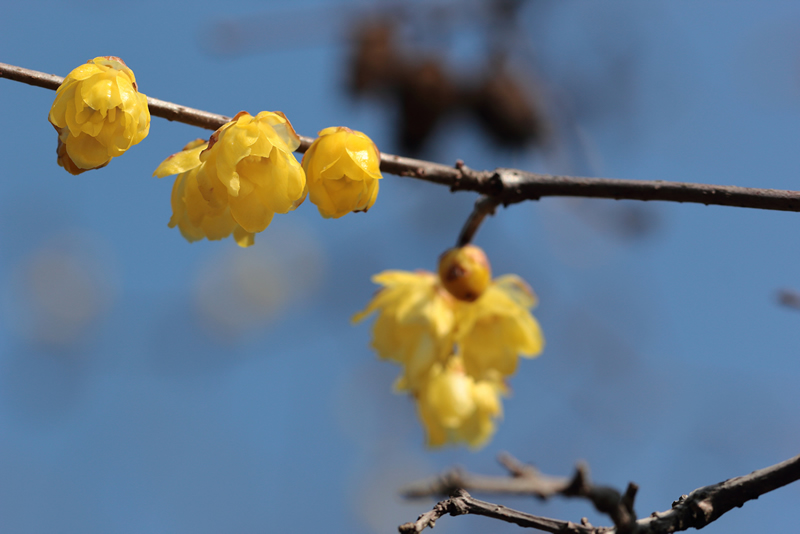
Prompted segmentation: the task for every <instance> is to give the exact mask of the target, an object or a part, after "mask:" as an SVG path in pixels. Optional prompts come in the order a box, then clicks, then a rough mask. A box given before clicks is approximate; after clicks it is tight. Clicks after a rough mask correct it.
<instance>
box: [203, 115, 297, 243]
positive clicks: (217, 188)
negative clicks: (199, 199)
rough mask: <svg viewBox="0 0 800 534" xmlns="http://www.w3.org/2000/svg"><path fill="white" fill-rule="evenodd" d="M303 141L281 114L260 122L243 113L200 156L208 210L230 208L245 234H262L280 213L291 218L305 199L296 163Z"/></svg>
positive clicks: (217, 135) (223, 129)
mask: <svg viewBox="0 0 800 534" xmlns="http://www.w3.org/2000/svg"><path fill="white" fill-rule="evenodd" d="M299 145H300V138H299V137H298V136H297V134H296V133H295V132H294V129H292V125H291V124H290V123H289V121H288V120H287V119H286V117H285V116H284V115H283V113H280V112H275V113H273V112H270V111H262V112H261V113H259V114H258V115H256V116H255V117H253V116H252V115H250V114H249V113H246V112H244V111H242V112H241V113H239V114H237V115H236V117H234V119H233V120H232V121H231V122H229V123H227V124H225V125H223V126H222V127H221V128H220V129H219V130H217V131H216V132H214V134H213V135H212V136H211V139H210V140H209V143H208V148H206V149H205V150H203V151H202V152H201V153H200V161H202V162H203V163H204V165H203V166H202V167H201V168H200V170H199V172H198V174H197V184H198V187H199V190H200V193H201V195H202V196H203V198H204V199H205V200H206V201H207V202H208V203H209V206H211V207H212V208H215V209H222V208H223V207H225V206H230V214H231V216H232V217H233V220H234V221H236V223H237V224H239V225H240V226H241V227H242V228H243V229H244V230H245V231H246V232H249V233H251V234H253V233H257V232H261V231H263V230H264V229H266V228H267V226H269V223H270V222H272V217H273V216H274V215H275V214H276V213H287V212H289V211H291V210H293V209H295V208H296V207H297V206H299V205H300V204H302V202H303V200H305V197H306V177H305V173H304V172H303V168H302V167H301V166H300V163H298V162H297V159H296V158H295V157H294V154H293V153H292V152H294V150H295V149H297V147H298V146H299Z"/></svg>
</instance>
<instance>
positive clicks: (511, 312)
mask: <svg viewBox="0 0 800 534" xmlns="http://www.w3.org/2000/svg"><path fill="white" fill-rule="evenodd" d="M373 281H374V282H375V283H377V284H380V285H382V286H383V288H382V289H381V290H380V291H378V293H377V294H376V295H375V297H374V298H373V299H372V301H371V302H370V303H369V305H368V306H367V308H366V309H365V310H364V311H362V312H360V313H358V314H356V316H355V317H354V318H353V321H354V322H358V321H361V320H363V319H364V318H365V317H367V316H368V315H369V314H371V313H373V312H377V315H378V316H377V318H376V320H375V324H374V326H373V330H372V347H373V348H374V349H375V351H376V352H377V353H378V355H379V356H380V357H381V358H384V359H387V360H391V361H393V362H395V363H398V364H400V365H401V366H402V373H401V375H400V378H399V379H398V381H397V383H396V384H395V389H396V390H398V391H407V392H408V393H410V394H411V395H412V396H413V397H414V399H415V400H416V401H417V409H418V413H419V416H420V419H421V420H422V423H423V426H424V427H425V432H426V436H427V442H428V445H429V446H431V447H438V446H441V445H444V444H446V443H466V444H467V445H469V446H470V447H473V448H479V447H481V446H483V445H484V444H485V443H486V442H487V441H488V439H489V438H490V437H491V436H492V435H493V434H494V431H495V425H496V420H497V419H498V418H499V417H500V416H501V415H502V406H501V402H500V395H501V394H504V393H505V391H506V389H505V385H504V382H503V380H504V378H505V377H507V376H509V375H512V374H514V372H515V371H516V369H517V361H518V360H519V357H520V356H523V357H534V356H537V355H539V354H540V353H541V351H542V349H543V348H544V337H543V336H542V332H541V329H540V328H539V323H538V322H537V321H536V319H534V317H533V316H532V315H531V313H530V308H532V307H533V306H534V305H535V304H536V297H535V295H534V294H533V291H531V289H530V288H529V287H528V285H527V284H526V283H525V282H524V281H523V280H522V279H521V278H519V277H518V276H515V275H505V276H501V277H499V278H497V279H495V280H493V281H492V280H491V267H490V265H489V261H488V260H487V258H486V255H485V254H484V252H483V251H482V250H481V249H480V248H478V247H475V246H473V245H468V246H466V247H461V248H456V249H451V250H449V251H447V252H445V253H444V254H443V255H442V257H441V259H440V264H439V274H438V275H435V274H433V273H429V272H424V271H420V272H415V273H410V272H405V271H385V272H383V273H380V274H379V275H376V276H374V277H373Z"/></svg>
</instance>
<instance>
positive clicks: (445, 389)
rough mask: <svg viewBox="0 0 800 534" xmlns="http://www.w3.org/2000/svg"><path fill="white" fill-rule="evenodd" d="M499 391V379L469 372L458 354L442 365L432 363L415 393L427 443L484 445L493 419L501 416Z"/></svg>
mask: <svg viewBox="0 0 800 534" xmlns="http://www.w3.org/2000/svg"><path fill="white" fill-rule="evenodd" d="M503 391H504V386H503V385H502V383H501V382H499V381H496V380H494V381H493V380H475V379H474V378H473V377H471V376H469V375H468V374H467V373H466V372H465V370H464V364H463V361H462V360H461V358H460V357H459V356H455V355H454V356H452V357H450V359H449V360H448V361H447V363H446V364H445V365H442V364H440V363H436V364H434V365H433V366H432V367H431V369H430V371H429V376H428V378H427V380H426V381H425V382H424V384H423V386H422V387H421V388H420V390H419V393H418V396H417V401H418V403H419V404H418V410H419V416H420V419H421V420H422V423H423V426H424V427H425V433H426V436H427V444H428V446H430V447H441V446H442V445H445V444H447V443H466V444H467V445H469V446H470V447H472V448H480V447H482V446H483V445H485V444H486V442H487V441H488V440H489V438H490V437H491V436H492V435H493V434H494V431H495V420H496V419H497V418H499V417H501V416H502V413H503V407H502V404H501V402H500V394H501V393H502V392H503Z"/></svg>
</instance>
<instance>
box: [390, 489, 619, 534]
mask: <svg viewBox="0 0 800 534" xmlns="http://www.w3.org/2000/svg"><path fill="white" fill-rule="evenodd" d="M448 514H450V515H452V516H458V515H464V514H473V515H482V516H485V517H491V518H494V519H499V520H501V521H505V522H507V523H515V524H517V525H519V526H521V527H525V528H535V529H539V530H543V531H544V532H553V533H575V534H579V533H580V534H599V533H601V532H608V531H610V530H611V529H609V528H600V529H598V528H594V527H590V526H585V525H578V524H575V523H573V522H572V521H561V520H559V519H550V518H548V517H541V516H538V515H533V514H528V513H525V512H520V511H519V510H513V509H511V508H507V507H505V506H501V505H499V504H492V503H490V502H485V501H480V500H478V499H475V498H474V497H472V496H471V495H470V494H469V493H467V492H466V491H464V490H456V491H454V492H453V496H452V497H450V498H449V499H445V500H443V501H441V502H439V503H437V504H436V506H434V507H433V510H431V511H430V512H425V513H424V514H422V515H421V516H419V518H418V519H417V520H416V521H414V522H413V523H405V524H403V525H400V526H399V527H398V529H397V530H398V531H399V532H400V533H401V534H414V533H419V532H422V531H423V530H425V529H426V528H427V527H431V528H432V527H433V526H435V525H436V520H437V519H439V518H440V517H442V516H444V515H448Z"/></svg>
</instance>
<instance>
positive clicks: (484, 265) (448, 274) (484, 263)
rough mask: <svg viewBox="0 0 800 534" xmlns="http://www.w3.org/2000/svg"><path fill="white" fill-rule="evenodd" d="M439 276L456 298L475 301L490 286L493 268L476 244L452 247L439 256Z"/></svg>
mask: <svg viewBox="0 0 800 534" xmlns="http://www.w3.org/2000/svg"><path fill="white" fill-rule="evenodd" d="M439 278H440V279H441V281H442V285H443V286H444V288H445V289H447V291H449V292H450V294H451V295H453V296H454V297H455V298H457V299H459V300H464V301H467V302H473V301H474V300H476V299H477V298H478V297H480V296H481V295H482V294H483V292H484V291H485V290H486V288H487V287H489V283H490V282H491V280H492V268H491V267H490V266H489V260H488V259H487V258H486V254H485V253H484V252H483V250H481V249H480V248H479V247H476V246H475V245H466V246H463V247H457V248H451V249H450V250H447V251H446V252H445V253H444V254H442V256H441V257H440V258H439Z"/></svg>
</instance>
